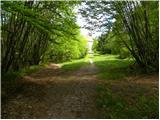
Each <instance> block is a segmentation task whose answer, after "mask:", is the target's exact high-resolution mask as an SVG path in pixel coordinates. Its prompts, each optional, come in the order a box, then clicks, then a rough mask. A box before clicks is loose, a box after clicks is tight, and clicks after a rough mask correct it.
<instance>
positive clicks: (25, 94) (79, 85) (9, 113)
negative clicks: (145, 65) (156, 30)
mask: <svg viewBox="0 0 160 120" xmlns="http://www.w3.org/2000/svg"><path fill="white" fill-rule="evenodd" d="M99 72H100V70H99V68H97V67H96V66H95V64H94V63H93V64H87V65H82V66H81V67H80V68H79V69H77V70H74V71H65V70H63V69H61V68H60V66H59V65H57V64H50V65H48V66H47V67H45V68H42V69H40V70H39V71H37V72H35V73H32V74H30V75H27V76H24V77H23V78H22V79H21V80H20V81H21V82H20V83H21V89H19V90H18V91H17V92H16V94H13V95H10V97H8V98H7V99H6V100H3V99H2V118H12V119H14V118H19V119H20V118H30V119H32V118H41V119H43V118H46V119H47V118H52V119H53V118H57V119H58V118H65V119H67V118H70V119H71V118H72V119H74V118H79V119H83V118H112V117H113V118H114V116H113V115H114V114H115V110H118V109H119V110H120V111H119V112H121V114H120V115H119V116H120V117H121V118H128V116H124V113H125V114H126V115H129V118H137V117H138V116H135V114H134V112H133V111H130V112H131V114H128V113H127V112H128V110H127V109H128V106H131V107H130V108H134V106H135V105H136V104H137V101H136V97H137V98H138V97H141V96H142V95H144V96H146V98H147V100H149V101H150V100H151V98H150V97H148V96H152V95H153V94H154V95H155V96H158V75H147V76H146V75H144V76H143V75H140V76H129V77H125V78H123V79H122V78H121V79H118V80H109V79H106V80H101V79H99V78H98V77H97V74H98V73H99ZM97 85H100V86H103V88H107V89H108V88H109V89H110V90H111V91H112V94H113V95H114V96H116V95H117V96H118V97H119V96H120V97H122V98H125V99H126V100H127V102H126V103H125V105H126V104H128V105H127V107H125V108H124V109H123V104H122V105H121V103H119V101H115V103H113V102H114V100H113V99H111V101H110V102H111V103H104V101H102V107H101V105H100V106H99V107H101V109H99V108H97V103H96V102H97V97H99V99H100V100H103V98H105V96H106V95H105V94H104V91H106V90H103V89H101V88H100V91H99V93H98V92H97ZM2 87H3V86H2ZM101 90H102V92H101ZM107 95H108V93H107ZM114 96H113V97H112V98H114ZM107 99H108V96H107ZM109 99H110V98H109ZM116 99H117V98H116ZM100 102H101V101H100ZM117 103H118V104H117ZM155 103H156V104H158V103H157V102H155ZM155 103H154V104H155ZM110 104H112V106H110V108H111V110H110V111H108V109H106V106H105V105H110ZM146 104H148V103H146ZM115 105H116V106H115ZM117 105H118V108H117ZM151 105H152V104H151ZM132 106H133V107H132ZM143 106H145V105H142V108H143ZM156 106H157V105H156ZM112 108H115V109H113V111H112ZM122 109H123V110H122ZM145 109H147V108H145ZM148 109H150V106H149V108H148ZM157 109H158V106H157V107H155V109H154V110H153V111H152V113H151V112H150V111H149V110H147V112H146V113H144V114H143V115H142V116H145V114H148V113H149V114H150V113H151V115H150V116H149V115H148V116H149V118H157V114H155V113H158V110H157ZM135 110H136V111H137V109H135ZM151 110H152V109H151ZM107 111H108V113H107ZM103 112H105V113H103ZM139 113H141V112H139V111H138V112H137V115H138V114H139ZM142 113H143V110H142ZM110 114H111V115H110ZM117 114H118V113H117ZM117 114H115V115H117ZM121 115H123V116H121ZM132 115H133V116H132ZM139 115H140V116H139V118H141V114H139ZM115 118H119V117H116V116H115Z"/></svg>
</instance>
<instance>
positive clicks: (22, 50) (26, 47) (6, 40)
mask: <svg viewBox="0 0 160 120" xmlns="http://www.w3.org/2000/svg"><path fill="white" fill-rule="evenodd" d="M77 4H79V2H76V1H36V2H34V1H3V2H2V12H3V14H2V42H1V43H2V72H3V73H6V72H8V71H11V70H13V71H17V70H19V69H22V68H26V67H28V66H31V65H38V64H39V63H43V62H48V61H49V60H51V59H52V58H53V59H52V61H53V62H60V61H66V60H71V59H75V58H80V57H84V56H85V54H86V48H84V46H85V42H84V40H82V39H83V38H82V36H80V35H79V26H78V25H77V24H76V14H75V13H74V11H73V9H74V7H75V5H77ZM78 37H79V38H78ZM77 38H78V40H77V41H76V39H77ZM72 46H73V47H72ZM52 53H53V54H52ZM53 56H54V57H53ZM50 58H51V59H50ZM54 60H55V61H54Z"/></svg>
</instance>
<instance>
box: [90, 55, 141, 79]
mask: <svg viewBox="0 0 160 120" xmlns="http://www.w3.org/2000/svg"><path fill="white" fill-rule="evenodd" d="M93 61H94V64H95V65H96V66H97V67H98V68H99V70H100V72H99V73H98V74H97V76H98V77H99V78H100V79H120V78H124V77H126V76H129V75H131V74H133V75H135V74H139V73H141V71H139V70H136V71H135V68H133V67H132V66H133V64H134V62H135V61H134V60H133V59H131V58H130V59H128V58H127V59H119V57H118V55H109V54H107V55H99V56H98V55H96V56H95V57H94V59H93Z"/></svg>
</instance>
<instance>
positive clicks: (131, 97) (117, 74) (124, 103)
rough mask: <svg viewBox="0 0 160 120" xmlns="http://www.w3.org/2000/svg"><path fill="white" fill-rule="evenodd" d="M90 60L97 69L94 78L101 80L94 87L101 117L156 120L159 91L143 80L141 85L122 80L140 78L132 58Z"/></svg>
mask: <svg viewBox="0 0 160 120" xmlns="http://www.w3.org/2000/svg"><path fill="white" fill-rule="evenodd" d="M93 60H94V63H95V65H96V66H97V67H98V68H99V70H100V71H99V73H98V74H97V77H98V78H99V79H101V80H102V82H101V83H100V84H98V85H97V93H98V96H97V107H98V109H99V110H100V113H99V117H100V118H107V119H111V118H114V119H119V118H121V119H126V118H127V119H133V118H134V119H136V118H158V116H159V112H158V111H159V109H158V104H159V103H158V89H155V86H154V85H153V84H145V79H144V83H143V82H142V84H137V83H136V82H134V81H133V80H130V81H127V80H126V79H125V78H127V77H131V78H132V79H134V77H135V76H142V73H143V72H141V69H137V68H134V60H133V59H118V56H116V55H99V56H98V55H96V56H95V57H94V59H93ZM143 76H147V75H145V74H143ZM141 78H142V79H143V77H141ZM141 78H140V79H139V80H141Z"/></svg>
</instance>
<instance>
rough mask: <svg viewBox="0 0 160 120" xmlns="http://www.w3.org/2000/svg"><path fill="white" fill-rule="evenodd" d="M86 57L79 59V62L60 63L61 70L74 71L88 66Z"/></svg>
mask: <svg viewBox="0 0 160 120" xmlns="http://www.w3.org/2000/svg"><path fill="white" fill-rule="evenodd" d="M88 64H89V62H88V57H86V58H83V59H79V60H72V61H69V62H64V63H61V65H62V69H63V70H65V71H75V70H78V69H79V68H81V67H82V66H84V65H88Z"/></svg>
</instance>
